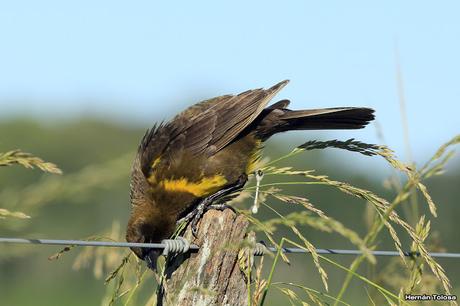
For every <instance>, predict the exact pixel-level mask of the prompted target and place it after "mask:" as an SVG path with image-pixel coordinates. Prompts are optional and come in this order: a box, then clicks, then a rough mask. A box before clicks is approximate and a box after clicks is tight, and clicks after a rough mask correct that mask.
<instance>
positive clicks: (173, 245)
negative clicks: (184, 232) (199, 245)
mask: <svg viewBox="0 0 460 306" xmlns="http://www.w3.org/2000/svg"><path fill="white" fill-rule="evenodd" d="M161 243H162V244H164V245H165V247H164V249H163V255H164V256H168V255H169V254H170V253H173V254H179V253H186V252H188V250H189V249H190V242H189V241H188V240H187V239H185V238H184V237H177V238H176V239H164V240H162V241H161Z"/></svg>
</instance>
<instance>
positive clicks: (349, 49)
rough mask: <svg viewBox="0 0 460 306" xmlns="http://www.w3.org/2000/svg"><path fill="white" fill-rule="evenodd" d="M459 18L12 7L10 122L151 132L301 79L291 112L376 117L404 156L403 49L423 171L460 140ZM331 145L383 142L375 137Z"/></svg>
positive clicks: (261, 5) (340, 9) (396, 8)
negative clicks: (209, 103)
mask: <svg viewBox="0 0 460 306" xmlns="http://www.w3.org/2000/svg"><path fill="white" fill-rule="evenodd" d="M459 11H460V2H458V1H436V2H433V1H381V2H375V1H374V2H370V1H328V2H327V4H326V2H324V1H289V2H280V1H276V2H275V1H226V2H223V1H187V2H186V1H183V2H178V1H168V2H166V1H163V2H158V3H155V2H153V1H129V2H128V1H85V0H80V1H46V0H44V1H3V2H2V3H1V4H0V106H1V110H2V113H1V115H0V120H4V118H5V117H9V116H15V115H18V114H20V115H30V116H37V117H39V118H42V119H45V120H53V119H62V118H69V117H74V116H80V115H85V114H95V115H98V116H103V117H105V118H107V117H108V118H110V117H113V118H115V119H121V120H123V121H125V122H134V123H141V124H143V125H148V124H150V123H153V121H155V120H158V119H163V118H169V117H170V116H172V115H173V114H174V113H175V112H177V111H179V110H180V109H182V108H184V107H186V106H188V105H190V104H192V103H194V102H197V101H198V100H200V99H204V98H209V97H212V96H216V95H220V94H225V93H237V92H239V91H243V90H246V89H249V88H256V87H267V86H270V85H272V84H273V83H275V82H277V81H280V80H282V79H290V80H291V83H290V84H289V85H288V87H286V88H285V89H284V90H283V92H282V93H281V94H280V95H279V98H289V99H291V101H292V103H291V106H292V108H297V109H299V108H317V107H332V106H347V105H350V106H369V107H373V108H375V109H376V111H377V118H378V121H379V123H380V125H381V126H382V127H383V132H384V134H385V138H386V140H387V143H388V144H389V145H390V146H391V147H392V148H394V149H395V150H396V152H397V153H398V155H399V156H401V157H403V158H404V157H405V153H404V143H403V135H402V132H401V131H402V126H401V119H400V111H399V104H398V94H397V83H396V68H395V67H396V56H395V52H396V50H398V51H399V60H400V62H401V67H402V73H403V80H404V89H405V96H406V104H407V111H408V123H409V126H410V130H409V132H410V134H409V135H410V140H411V143H412V148H413V155H414V157H415V159H416V160H417V161H423V160H424V159H426V158H427V157H428V156H429V155H430V154H431V153H432V151H433V150H434V149H435V148H436V147H437V146H439V145H440V144H442V143H443V142H445V141H447V140H448V139H449V138H450V137H452V136H454V134H456V133H458V132H459V131H460V129H459V127H460V124H459V119H458V116H459V115H458V114H459V112H460V103H459V102H460V101H459V98H460V86H459V85H460V82H459V77H460V75H459V74H460V59H459V54H460V18H458V12H459ZM1 118H3V119H1ZM50 118H51V119H50ZM324 137H325V138H326V137H327V138H330V137H338V138H341V139H345V138H348V137H356V138H359V139H361V140H364V141H370V142H378V140H377V138H376V131H375V128H373V127H371V128H367V129H365V130H362V131H344V132H330V133H327V134H324Z"/></svg>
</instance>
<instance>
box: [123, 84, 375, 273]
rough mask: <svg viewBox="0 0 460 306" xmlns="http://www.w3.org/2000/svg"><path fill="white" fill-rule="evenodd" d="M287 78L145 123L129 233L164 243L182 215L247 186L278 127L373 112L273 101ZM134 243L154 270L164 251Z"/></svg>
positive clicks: (351, 120)
mask: <svg viewBox="0 0 460 306" xmlns="http://www.w3.org/2000/svg"><path fill="white" fill-rule="evenodd" d="M288 82H289V80H284V81H282V82H279V83H277V84H276V85H274V86H272V87H270V88H268V89H263V88H258V89H252V90H247V91H244V92H242V93H240V94H235V95H222V96H217V97H214V98H211V99H208V100H204V101H201V102H199V103H197V104H194V105H192V106H190V107H189V108H187V109H185V110H184V111H182V112H181V113H179V114H178V115H176V116H175V117H174V118H173V119H172V120H170V121H169V122H166V123H165V122H161V123H159V124H155V125H154V126H153V127H152V128H151V129H149V130H147V132H146V133H145V135H144V136H143V138H142V140H141V142H140V144H139V147H138V150H137V154H136V156H135V158H134V162H133V164H132V168H131V182H130V200H131V215H130V218H129V221H128V225H127V230H126V240H127V241H128V242H136V243H157V242H160V241H162V240H163V239H166V238H169V237H170V236H171V235H172V234H173V232H174V230H175V228H176V224H177V221H178V220H179V219H181V218H188V219H187V220H190V219H192V226H193V227H195V226H196V223H197V222H198V220H199V217H200V216H201V215H202V214H203V211H205V210H206V209H207V208H209V207H213V205H216V207H217V206H218V205H222V204H216V203H218V202H219V201H222V200H223V199H224V200H225V198H226V196H228V195H229V194H234V193H235V192H238V191H239V190H240V189H241V188H242V187H243V186H244V184H245V183H246V181H247V179H248V175H250V174H251V173H253V172H254V171H256V170H257V169H255V167H256V164H257V162H258V160H259V159H260V156H261V151H262V149H263V147H264V142H265V141H266V140H267V139H268V138H270V137H271V136H272V135H274V134H277V133H281V132H286V131H290V130H323V129H360V128H363V127H365V126H366V125H367V124H368V123H369V122H370V121H372V120H373V119H374V110H373V109H371V108H367V107H334V108H320V109H308V110H291V109H288V106H289V104H290V101H289V100H286V99H285V100H280V101H278V102H276V103H273V104H271V105H269V103H270V101H271V100H272V98H273V97H274V96H275V95H276V94H277V93H278V92H279V91H280V90H281V89H283V87H285V86H286V85H287V83H288ZM213 203H214V204H213ZM223 205H225V204H223ZM220 207H222V206H220ZM131 249H132V251H133V252H134V253H135V254H136V255H137V256H138V257H139V258H140V259H142V260H145V261H146V262H147V264H148V266H149V267H150V268H152V269H153V270H155V269H156V260H157V258H158V256H159V255H160V251H159V250H156V249H148V248H137V247H132V248H131Z"/></svg>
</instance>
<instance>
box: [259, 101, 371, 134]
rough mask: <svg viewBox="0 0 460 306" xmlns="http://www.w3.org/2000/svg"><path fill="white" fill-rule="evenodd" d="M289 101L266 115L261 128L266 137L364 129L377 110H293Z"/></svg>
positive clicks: (260, 132) (346, 108)
mask: <svg viewBox="0 0 460 306" xmlns="http://www.w3.org/2000/svg"><path fill="white" fill-rule="evenodd" d="M287 103H288V101H280V102H278V103H275V104H274V105H272V106H271V107H269V108H268V109H266V110H265V111H266V112H265V114H263V118H261V119H262V120H260V123H259V126H258V128H257V130H258V132H259V134H260V136H262V138H265V139H266V138H268V137H270V136H271V135H273V134H276V133H280V132H285V131H290V130H329V129H331V130H333V129H361V128H363V127H365V126H366V125H367V124H368V123H369V122H370V121H372V120H374V114H373V113H374V110H373V109H370V108H365V107H336V108H323V109H310V110H298V111H293V110H289V109H286V108H284V107H286V106H287Z"/></svg>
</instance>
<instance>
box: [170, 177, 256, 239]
mask: <svg viewBox="0 0 460 306" xmlns="http://www.w3.org/2000/svg"><path fill="white" fill-rule="evenodd" d="M247 180H248V176H247V175H246V174H242V175H240V177H239V178H238V180H237V181H236V182H235V183H231V184H229V185H227V186H225V187H224V188H222V189H221V190H219V191H217V192H215V193H213V194H211V195H210V196H208V197H206V198H203V199H202V200H201V201H200V202H199V203H198V205H197V206H196V208H195V209H194V210H193V211H191V212H190V213H188V214H187V215H186V216H185V217H184V218H181V219H180V220H179V221H177V223H182V222H184V221H185V222H189V221H190V220H192V234H193V236H195V237H196V234H197V228H196V226H197V224H198V221H199V220H200V219H201V217H202V216H203V214H204V212H205V211H206V210H208V209H212V208H217V209H220V210H223V209H225V208H226V207H227V206H225V204H214V205H212V203H213V202H214V201H216V200H218V199H220V198H222V197H224V196H227V195H229V194H231V193H232V192H234V191H237V190H238V189H241V188H242V187H243V186H244V184H246V182H247Z"/></svg>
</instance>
